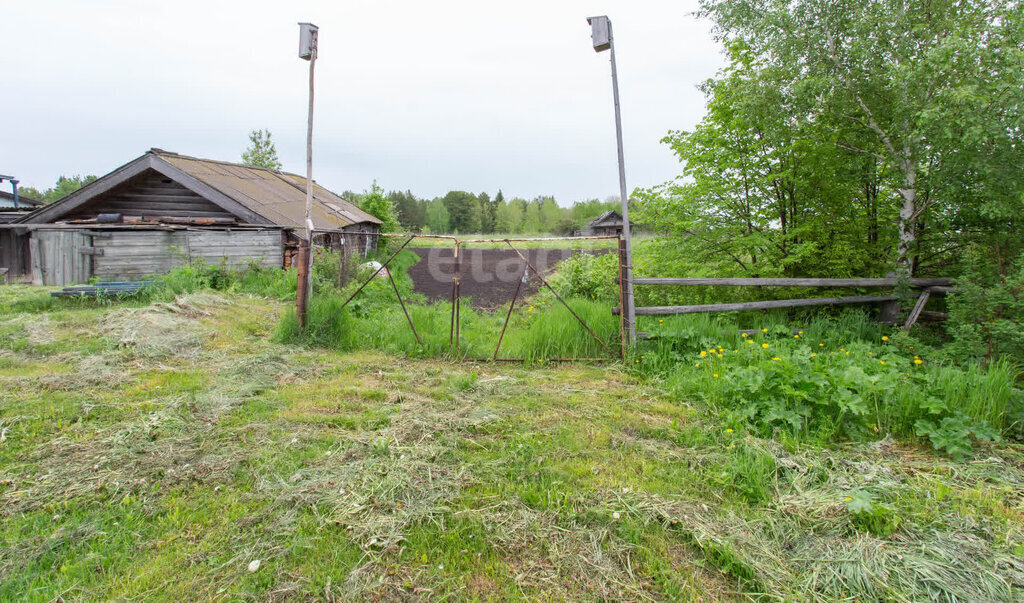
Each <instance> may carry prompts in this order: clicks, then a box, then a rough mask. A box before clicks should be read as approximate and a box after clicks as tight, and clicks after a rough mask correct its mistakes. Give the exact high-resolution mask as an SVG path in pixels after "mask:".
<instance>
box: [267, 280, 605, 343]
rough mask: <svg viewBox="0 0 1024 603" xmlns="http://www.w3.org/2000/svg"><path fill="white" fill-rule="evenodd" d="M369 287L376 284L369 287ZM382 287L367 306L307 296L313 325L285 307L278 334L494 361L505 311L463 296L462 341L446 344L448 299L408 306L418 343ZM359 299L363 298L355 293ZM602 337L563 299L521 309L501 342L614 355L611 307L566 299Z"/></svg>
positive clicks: (338, 296) (279, 336) (286, 339)
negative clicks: (483, 306)
mask: <svg viewBox="0 0 1024 603" xmlns="http://www.w3.org/2000/svg"><path fill="white" fill-rule="evenodd" d="M367 289H371V287H370V286H368V287H367ZM380 293H383V291H380V292H378V291H373V290H371V291H369V292H368V291H367V290H366V289H364V291H363V292H361V293H360V295H364V294H366V295H367V299H364V300H363V303H362V304H356V301H355V300H353V302H351V303H350V304H349V305H348V306H347V307H345V308H344V309H340V308H341V304H342V303H343V302H344V299H345V297H346V296H343V295H341V294H331V295H324V296H319V297H314V298H313V299H312V300H310V306H309V315H308V324H307V327H306V328H305V329H300V328H299V324H298V319H297V317H296V315H295V310H294V308H288V309H286V310H285V312H284V315H283V316H282V319H281V323H280V325H279V326H278V330H277V332H276V337H277V339H278V340H279V341H281V342H284V343H295V344H302V345H310V346H317V347H328V348H334V349H339V350H355V349H375V350H381V351H386V352H391V353H397V354H402V355H406V356H410V357H458V358H489V357H491V356H492V355H493V354H494V350H495V347H496V346H497V343H498V337H499V335H500V333H501V327H502V324H503V322H504V318H505V315H504V312H495V313H487V312H480V311H477V310H475V309H473V308H472V307H471V306H470V304H469V302H467V301H463V302H462V305H461V306H460V308H459V346H458V349H455V348H454V346H450V345H449V334H450V333H451V328H452V324H451V309H452V306H451V303H449V302H441V303H437V304H432V305H426V304H410V303H407V304H406V308H407V309H408V311H409V315H410V317H411V318H412V321H413V323H414V324H415V326H416V331H417V333H418V334H419V336H420V340H421V342H417V341H416V338H415V336H414V335H413V333H412V330H411V329H410V327H409V324H408V321H407V320H406V317H405V315H404V313H403V312H402V309H401V307H400V306H399V305H398V303H397V301H395V300H393V295H394V292H393V291H392V292H391V295H392V300H391V301H386V300H383V299H377V296H378V295H379V294H380ZM356 299H358V297H357V298H356ZM566 301H567V302H568V303H569V305H570V306H571V307H572V308H573V310H574V311H575V312H576V313H577V314H578V315H579V316H580V317H581V318H582V319H583V320H584V321H585V322H586V323H587V324H588V325H589V326H590V327H591V328H592V329H593V330H594V332H595V333H596V334H597V335H598V336H599V337H601V339H602V340H603V341H604V343H605V345H606V346H607V347H608V349H605V347H603V346H602V345H601V344H600V343H598V342H597V340H595V339H594V338H593V337H592V336H591V335H590V334H589V333H588V332H587V331H586V329H584V328H583V326H582V325H580V324H579V322H578V321H577V320H576V319H575V318H573V316H572V314H571V313H570V312H569V311H568V310H567V309H566V308H565V307H564V306H562V305H561V304H558V305H557V306H556V305H552V304H546V303H545V304H543V305H541V304H539V303H538V304H534V305H532V306H531V305H529V304H526V305H523V306H520V307H517V309H516V311H515V313H514V315H513V318H512V320H511V321H510V324H509V327H508V329H507V331H506V333H505V336H504V338H503V339H502V342H501V349H500V352H499V355H500V356H501V357H506V358H509V357H511V358H523V359H526V360H529V361H538V360H543V359H546V358H555V357H559V358H562V357H579V358H614V357H617V355H618V354H617V351H618V347H617V346H618V345H619V331H618V329H619V324H618V320H617V319H616V318H615V317H614V316H612V315H611V312H610V311H609V308H608V306H607V305H604V304H600V303H597V302H593V301H591V300H583V299H569V300H566Z"/></svg>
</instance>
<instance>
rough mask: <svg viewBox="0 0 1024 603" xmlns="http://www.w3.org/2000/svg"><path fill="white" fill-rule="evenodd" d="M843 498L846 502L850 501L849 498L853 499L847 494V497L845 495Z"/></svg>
mask: <svg viewBox="0 0 1024 603" xmlns="http://www.w3.org/2000/svg"><path fill="white" fill-rule="evenodd" d="M843 500H845V501H846V502H850V501H851V500H853V499H852V498H850V497H849V496H847V497H846V498H844V499H843Z"/></svg>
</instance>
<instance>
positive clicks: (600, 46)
mask: <svg viewBox="0 0 1024 603" xmlns="http://www.w3.org/2000/svg"><path fill="white" fill-rule="evenodd" d="M587 23H589V24H590V28H591V29H590V37H591V39H592V41H593V43H594V52H601V51H604V50H610V51H611V62H612V97H613V98H614V101H615V142H616V143H617V145H618V154H619V201H620V203H621V205H622V238H623V240H624V241H625V244H626V245H625V248H626V249H625V254H624V255H625V258H624V260H623V261H624V263H625V266H624V267H623V282H622V287H623V294H622V316H623V318H624V322H625V335H626V338H627V339H628V340H629V344H630V345H633V344H634V343H636V310H635V307H634V304H633V244H632V241H631V238H630V225H629V197H628V196H627V193H626V164H625V160H624V159H623V155H622V115H621V113H620V111H619V74H618V71H617V70H616V68H615V40H614V38H613V36H612V22H611V19H609V18H608V17H606V16H604V15H602V16H600V17H588V18H587Z"/></svg>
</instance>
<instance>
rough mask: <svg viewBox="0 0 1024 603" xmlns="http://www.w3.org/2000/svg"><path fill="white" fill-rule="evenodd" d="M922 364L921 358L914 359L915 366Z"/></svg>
mask: <svg viewBox="0 0 1024 603" xmlns="http://www.w3.org/2000/svg"><path fill="white" fill-rule="evenodd" d="M921 362H922V360H921V359H920V358H914V364H921Z"/></svg>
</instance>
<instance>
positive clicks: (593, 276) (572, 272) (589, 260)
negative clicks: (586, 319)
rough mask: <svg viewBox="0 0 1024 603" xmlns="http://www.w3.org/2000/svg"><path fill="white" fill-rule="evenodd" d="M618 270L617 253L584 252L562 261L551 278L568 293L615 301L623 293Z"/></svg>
mask: <svg viewBox="0 0 1024 603" xmlns="http://www.w3.org/2000/svg"><path fill="white" fill-rule="evenodd" d="M618 271H619V263H618V256H617V255H616V254H615V253H604V254H600V255H593V254H589V253H580V254H577V255H574V256H572V257H571V258H569V259H567V260H565V261H563V262H562V263H560V264H559V265H558V271H557V272H555V274H553V275H552V276H551V277H550V278H548V282H549V283H551V286H552V287H554V288H555V290H556V291H558V293H559V294H561V295H563V296H566V297H581V298H583V299H599V300H602V301H606V302H614V301H615V300H617V299H618V297H619V287H618V285H616V284H615V279H616V278H618V276H619V275H618Z"/></svg>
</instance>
